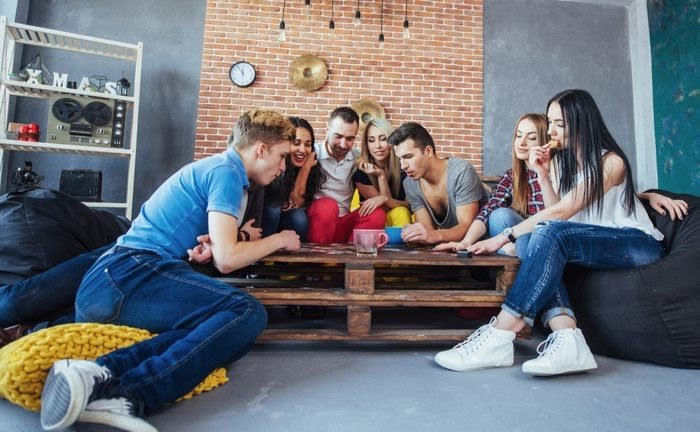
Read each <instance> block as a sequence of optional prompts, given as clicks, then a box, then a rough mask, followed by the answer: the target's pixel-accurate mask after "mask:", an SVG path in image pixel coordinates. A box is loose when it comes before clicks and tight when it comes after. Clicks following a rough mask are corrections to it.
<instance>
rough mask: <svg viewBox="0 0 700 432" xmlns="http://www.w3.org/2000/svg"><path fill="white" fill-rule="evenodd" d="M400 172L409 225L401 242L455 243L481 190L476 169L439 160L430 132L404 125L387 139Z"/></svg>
mask: <svg viewBox="0 0 700 432" xmlns="http://www.w3.org/2000/svg"><path fill="white" fill-rule="evenodd" d="M388 142H389V144H391V145H393V146H394V152H395V153H396V156H397V157H398V158H399V159H400V160H401V169H402V170H404V171H405V172H406V178H405V179H404V181H403V187H404V190H405V191H406V199H407V200H408V201H409V202H410V203H411V210H412V211H413V215H414V218H415V223H413V224H409V225H406V226H405V227H404V228H403V230H402V231H401V238H403V240H404V241H405V242H406V243H413V244H436V243H442V242H450V241H460V240H461V239H462V238H463V237H464V235H465V233H466V232H467V230H468V229H469V226H470V225H471V223H472V221H473V220H474V218H475V217H476V215H477V213H478V211H479V207H480V203H479V201H480V200H482V201H483V200H484V198H485V195H484V194H485V191H484V189H483V186H482V184H481V180H480V179H479V175H478V174H477V172H476V169H475V168H474V167H473V166H472V165H471V164H470V163H469V162H467V161H466V160H464V159H459V158H454V157H453V158H449V159H446V158H439V157H437V155H436V154H435V143H434V141H433V138H432V137H431V136H430V133H428V131H427V130H426V129H425V128H424V127H423V126H421V125H420V124H418V123H405V124H403V125H401V126H400V127H399V128H398V129H396V130H395V131H394V132H393V133H392V134H391V136H389V139H388Z"/></svg>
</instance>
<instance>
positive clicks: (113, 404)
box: [75, 397, 158, 432]
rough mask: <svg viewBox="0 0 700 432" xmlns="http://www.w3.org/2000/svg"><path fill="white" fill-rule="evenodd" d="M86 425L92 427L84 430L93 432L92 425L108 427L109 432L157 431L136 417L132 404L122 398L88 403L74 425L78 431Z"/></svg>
mask: <svg viewBox="0 0 700 432" xmlns="http://www.w3.org/2000/svg"><path fill="white" fill-rule="evenodd" d="M87 425H92V426H91V427H89V428H87V429H86V430H95V427H94V425H105V426H110V428H109V429H108V430H110V431H112V430H121V431H128V432H158V429H156V428H155V427H153V426H152V425H151V424H150V423H148V422H147V421H146V420H144V419H142V418H140V417H138V416H137V415H136V413H135V410H134V406H133V404H132V403H131V402H130V401H129V400H127V399H126V398H123V397H116V398H111V399H97V400H94V401H92V402H90V403H89V404H88V405H87V407H85V411H84V412H83V413H82V414H81V415H80V417H78V422H77V423H76V424H75V426H76V428H77V429H78V430H81V429H82V428H83V427H85V426H87ZM99 430H102V429H99Z"/></svg>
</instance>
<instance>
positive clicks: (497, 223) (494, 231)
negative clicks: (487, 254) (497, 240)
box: [488, 207, 530, 259]
mask: <svg viewBox="0 0 700 432" xmlns="http://www.w3.org/2000/svg"><path fill="white" fill-rule="evenodd" d="M524 220H525V218H523V217H522V216H520V215H519V214H518V212H516V211H515V210H513V209H512V208H510V207H500V208H497V209H496V210H494V211H492V212H491V214H490V215H489V220H488V223H489V237H496V236H497V235H499V234H500V233H502V232H503V230H504V229H506V228H509V227H514V226H516V225H517V224H519V223H520V222H522V221H524ZM529 241H530V234H529V233H528V234H525V235H522V236H520V237H518V238H517V239H515V253H516V255H518V258H520V259H522V258H523V257H524V256H525V253H526V252H527V244H528V242H529ZM498 253H500V254H502V253H503V252H502V251H501V250H500V249H499V250H498Z"/></svg>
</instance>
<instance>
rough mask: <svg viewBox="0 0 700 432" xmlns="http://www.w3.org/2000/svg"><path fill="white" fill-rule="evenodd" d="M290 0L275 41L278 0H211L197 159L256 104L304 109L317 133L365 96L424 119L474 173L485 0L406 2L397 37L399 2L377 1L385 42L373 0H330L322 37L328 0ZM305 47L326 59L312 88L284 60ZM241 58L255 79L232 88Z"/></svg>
mask: <svg viewBox="0 0 700 432" xmlns="http://www.w3.org/2000/svg"><path fill="white" fill-rule="evenodd" d="M311 3H312V8H311V10H310V11H307V10H306V8H304V6H303V4H304V1H303V0H288V1H287V6H286V12H285V22H286V28H287V42H285V43H282V44H279V43H278V42H277V34H278V25H279V21H280V19H281V10H282V0H228V1H226V0H209V1H208V2H207V16H206V23H205V33H204V50H203V58H202V76H201V87H200V92H199V113H198V123H197V143H196V146H195V158H201V157H203V156H206V155H208V154H212V153H216V152H219V151H221V149H223V148H225V143H226V138H227V136H228V134H229V132H230V130H231V127H232V126H233V124H234V122H235V119H236V118H237V116H238V115H239V114H240V113H241V112H242V111H244V110H247V109H250V108H255V107H261V108H272V109H276V110H278V111H280V112H282V113H284V114H286V115H295V116H300V117H304V118H306V119H307V120H309V122H310V123H311V125H312V126H313V127H314V131H315V132H316V137H317V139H320V138H322V137H323V136H324V135H325V133H326V123H327V117H328V114H330V111H331V110H332V109H333V108H335V107H337V106H340V105H351V104H352V103H353V102H354V101H356V100H358V99H360V98H364V97H370V98H374V99H376V100H377V101H378V102H379V103H381V104H382V106H383V107H384V109H385V111H386V117H387V118H388V119H389V120H391V122H392V123H393V124H394V125H395V126H398V125H399V124H401V123H403V122H406V121H417V122H420V123H422V124H423V125H424V126H425V127H426V128H427V129H428V130H429V131H430V132H431V134H432V135H433V138H434V139H435V142H436V143H437V145H438V152H439V153H441V154H443V155H448V154H449V155H456V156H460V157H463V158H466V159H468V160H470V161H471V162H472V163H473V164H474V165H475V166H476V167H477V169H478V170H479V172H481V166H482V165H481V155H482V145H481V137H482V107H483V81H482V78H483V43H482V42H483V0H451V1H427V0H408V19H409V21H410V23H411V39H410V40H404V39H403V38H402V32H403V20H404V2H403V1H401V0H385V1H384V35H385V45H384V49H383V50H382V49H380V48H379V43H378V40H377V39H378V36H379V32H380V3H381V1H380V0H371V1H368V0H362V1H360V10H361V12H362V25H361V26H360V27H359V28H358V27H354V26H353V24H352V19H353V17H354V14H355V7H356V1H354V0H344V1H342V0H335V14H334V15H335V16H334V21H335V23H336V34H337V38H336V39H335V40H332V39H330V38H329V37H328V34H329V30H328V21H329V20H330V16H331V0H323V1H321V0H312V1H311ZM307 53H311V54H314V55H317V56H319V57H321V58H322V59H324V60H325V61H326V63H327V64H328V72H329V77H328V81H326V83H325V84H324V85H323V87H321V88H320V89H319V90H317V91H315V92H306V91H304V90H299V89H297V88H296V87H294V86H293V85H292V84H291V83H290V81H289V66H290V64H291V63H292V61H293V60H294V59H295V58H297V57H298V56H300V55H302V54H307ZM239 60H246V61H248V62H250V63H252V64H253V65H254V66H255V68H256V70H257V80H256V82H255V83H254V84H253V85H252V86H251V87H248V88H242V89H241V88H238V87H236V86H234V85H233V84H232V83H231V81H230V80H229V77H228V71H229V68H230V67H231V65H232V64H233V63H234V62H236V61H239Z"/></svg>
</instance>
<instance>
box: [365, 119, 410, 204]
mask: <svg viewBox="0 0 700 432" xmlns="http://www.w3.org/2000/svg"><path fill="white" fill-rule="evenodd" d="M370 126H374V127H376V128H378V129H379V130H381V131H382V132H383V133H384V135H386V137H387V140H388V139H389V135H391V133H392V132H393V131H394V127H393V126H392V125H391V122H390V121H389V120H387V119H384V118H373V119H372V120H370V121H369V123H367V125H366V126H365V131H364V132H363V133H362V149H361V152H362V159H364V160H365V161H366V162H369V163H371V164H374V165H377V161H376V160H375V159H374V157H373V156H372V154H371V153H370V151H369V146H368V145H367V140H368V139H369V138H368V136H367V135H368V133H369V128H370ZM387 158H388V159H387V161H388V165H387V168H386V177H387V178H386V179H387V182H388V183H389V189H390V190H391V196H392V197H394V198H396V197H398V196H399V191H400V190H401V164H400V162H399V159H398V158H397V157H396V155H395V154H394V146H392V145H390V146H389V155H388V156H387ZM367 177H369V181H370V182H372V186H374V187H375V188H376V189H377V191H378V190H379V183H378V182H377V179H376V178H375V177H374V176H367Z"/></svg>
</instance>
